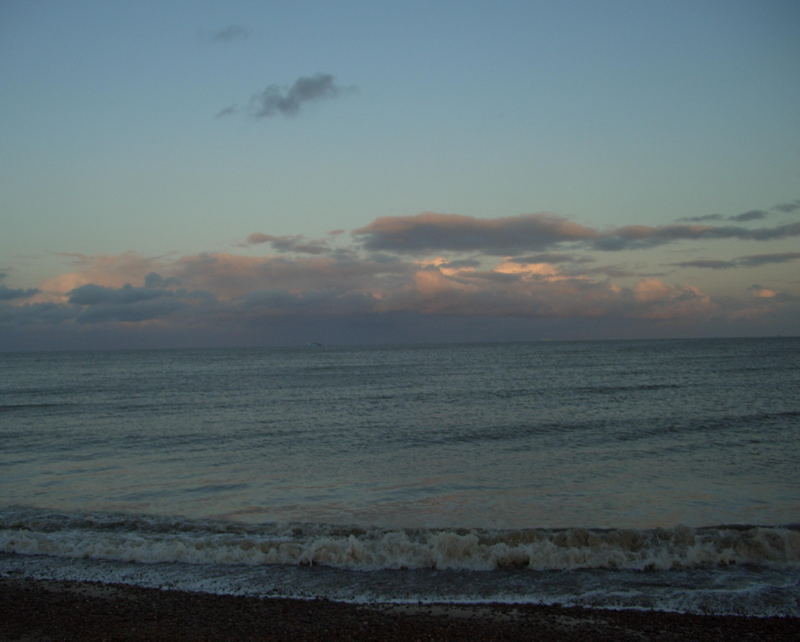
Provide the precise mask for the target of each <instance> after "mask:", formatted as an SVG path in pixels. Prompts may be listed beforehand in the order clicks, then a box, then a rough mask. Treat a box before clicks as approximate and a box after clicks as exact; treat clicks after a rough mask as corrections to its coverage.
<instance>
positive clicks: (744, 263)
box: [670, 252, 800, 270]
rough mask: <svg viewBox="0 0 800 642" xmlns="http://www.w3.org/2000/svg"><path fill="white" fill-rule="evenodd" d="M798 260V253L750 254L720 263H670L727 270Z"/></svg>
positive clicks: (709, 260)
mask: <svg viewBox="0 0 800 642" xmlns="http://www.w3.org/2000/svg"><path fill="white" fill-rule="evenodd" d="M796 259H800V252H781V253H776V254H752V255H750V256H741V257H739V258H736V259H731V260H730V261H720V260H713V259H697V260H694V261H681V262H680V263H670V265H675V266H678V267H684V268H701V269H711V270H728V269H731V268H737V267H757V266H760V265H768V264H770V263H786V262H787V261H794V260H796Z"/></svg>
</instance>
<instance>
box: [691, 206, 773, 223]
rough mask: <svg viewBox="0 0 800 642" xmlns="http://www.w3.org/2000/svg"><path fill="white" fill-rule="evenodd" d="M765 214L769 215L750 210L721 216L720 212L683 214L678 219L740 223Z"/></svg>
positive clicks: (697, 221)
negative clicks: (698, 214)
mask: <svg viewBox="0 0 800 642" xmlns="http://www.w3.org/2000/svg"><path fill="white" fill-rule="evenodd" d="M773 209H775V208H773ZM767 216H769V212H767V211H764V210H750V211H748V212H742V213H741V214H734V215H733V216H723V215H722V214H705V215H703V216H684V217H683V218H679V219H678V220H679V221H685V222H687V223H701V222H705V221H739V222H740V223H743V222H745V221H755V220H758V219H762V218H766V217H767Z"/></svg>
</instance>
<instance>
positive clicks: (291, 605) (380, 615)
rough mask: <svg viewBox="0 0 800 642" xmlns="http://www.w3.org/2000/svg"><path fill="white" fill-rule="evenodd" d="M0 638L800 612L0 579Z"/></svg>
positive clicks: (649, 631) (701, 624)
mask: <svg viewBox="0 0 800 642" xmlns="http://www.w3.org/2000/svg"><path fill="white" fill-rule="evenodd" d="M0 639H2V640H77V639H80V640H223V639H228V640H233V639H235V640H464V639H470V640H498V639H506V640H518V639H548V640H644V639H646V640H734V639H735V640H767V639H768V640H797V639H800V618H775V617H773V618H753V617H735V616H714V615H681V614H675V613H652V612H641V611H605V610H589V609H580V608H562V607H557V606H535V605H516V604H515V605H510V604H481V605H454V604H437V605H355V604H342V603H338V602H330V601H326V600H308V601H304V600H290V599H278V598H269V599H262V598H255V597H236V596H226V595H210V594H204V593H186V592H181V591H163V590H159V589H148V588H140V587H135V586H128V585H124V584H99V583H93V582H65V581H53V580H30V579H21V578H20V579H10V578H3V579H0Z"/></svg>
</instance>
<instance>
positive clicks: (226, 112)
mask: <svg viewBox="0 0 800 642" xmlns="http://www.w3.org/2000/svg"><path fill="white" fill-rule="evenodd" d="M237 111H239V108H238V107H237V106H236V105H231V106H230V107H225V108H224V109H220V110H219V111H218V112H217V113H216V114H214V118H225V116H231V115H233V114H235V113H236V112H237Z"/></svg>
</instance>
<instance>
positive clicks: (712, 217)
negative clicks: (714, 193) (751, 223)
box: [678, 214, 728, 223]
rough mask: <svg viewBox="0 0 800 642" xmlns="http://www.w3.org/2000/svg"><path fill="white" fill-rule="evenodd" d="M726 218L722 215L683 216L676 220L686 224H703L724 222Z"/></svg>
mask: <svg viewBox="0 0 800 642" xmlns="http://www.w3.org/2000/svg"><path fill="white" fill-rule="evenodd" d="M727 218H728V217H727V216H723V215H722V214H704V215H703V216H683V217H681V218H679V219H678V220H679V221H684V222H686V223H703V222H705V221H724V220H726V219H727Z"/></svg>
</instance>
